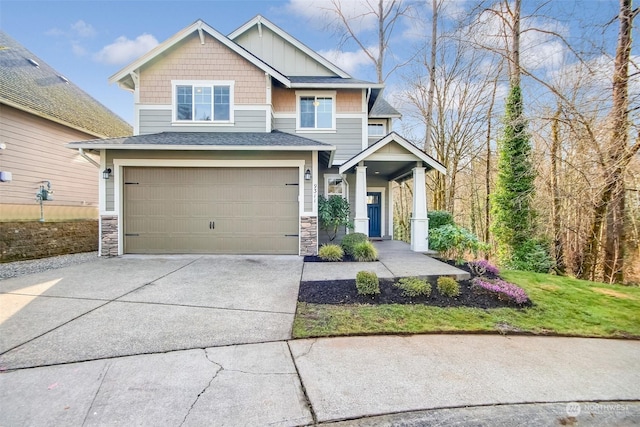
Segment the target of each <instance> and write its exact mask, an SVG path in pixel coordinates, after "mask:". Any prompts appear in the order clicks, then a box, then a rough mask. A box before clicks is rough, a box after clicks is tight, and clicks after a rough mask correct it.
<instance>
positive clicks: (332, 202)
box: [318, 195, 351, 241]
mask: <svg viewBox="0 0 640 427" xmlns="http://www.w3.org/2000/svg"><path fill="white" fill-rule="evenodd" d="M318 219H319V220H320V227H322V228H323V229H324V230H325V231H326V232H327V236H329V241H333V239H335V238H336V235H337V234H338V228H340V227H350V226H351V221H350V220H349V202H348V201H347V199H345V198H344V197H341V196H337V195H333V196H329V198H328V199H325V198H324V197H323V196H320V197H318Z"/></svg>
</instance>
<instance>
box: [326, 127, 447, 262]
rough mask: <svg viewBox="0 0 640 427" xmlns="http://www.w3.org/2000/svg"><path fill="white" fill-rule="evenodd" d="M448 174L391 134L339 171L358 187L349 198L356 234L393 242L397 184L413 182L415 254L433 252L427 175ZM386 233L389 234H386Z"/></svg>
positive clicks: (412, 245) (437, 164)
mask: <svg viewBox="0 0 640 427" xmlns="http://www.w3.org/2000/svg"><path fill="white" fill-rule="evenodd" d="M434 169H435V170H436V171H438V172H440V173H443V174H444V173H446V169H445V168H444V166H443V165H442V164H441V163H439V162H438V161H436V160H435V159H433V158H432V157H430V156H429V155H427V154H426V153H424V152H422V151H420V150H419V149H418V148H417V147H416V146H415V145H413V144H411V143H410V142H409V141H407V140H405V139H404V138H402V137H401V136H400V135H398V134H396V133H395V132H392V133H390V134H389V135H387V136H386V137H384V138H382V139H381V140H379V141H378V142H376V143H374V144H373V145H371V146H369V147H368V148H367V149H365V150H363V151H362V152H360V153H358V154H357V155H356V156H354V157H352V158H351V159H349V160H347V161H346V162H344V163H343V164H342V165H341V166H340V167H339V169H338V173H339V176H341V177H343V178H344V179H345V180H348V181H349V183H350V185H351V186H353V187H355V189H354V191H352V192H351V194H350V195H349V196H350V198H349V201H350V203H351V209H352V214H353V224H354V231H355V232H357V233H363V234H366V235H367V236H369V237H371V238H381V239H385V238H386V239H391V240H392V239H393V223H394V222H393V214H394V210H393V203H394V200H393V185H392V183H394V182H405V181H409V180H411V181H412V194H413V197H412V202H411V245H410V249H411V250H412V251H414V252H427V251H428V250H429V219H428V217H427V193H426V191H427V190H426V173H427V172H428V171H430V170H434ZM385 231H386V233H385Z"/></svg>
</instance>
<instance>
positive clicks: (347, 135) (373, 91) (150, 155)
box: [69, 16, 445, 255]
mask: <svg viewBox="0 0 640 427" xmlns="http://www.w3.org/2000/svg"><path fill="white" fill-rule="evenodd" d="M110 80H111V82H117V83H118V84H119V85H120V86H121V87H122V88H124V89H126V90H129V91H131V92H133V96H134V100H135V123H134V136H132V137H128V138H114V139H107V140H92V141H85V142H77V143H72V144H69V147H71V148H76V149H83V150H85V151H91V152H95V153H99V155H100V161H101V168H102V169H103V171H104V178H105V179H102V180H101V182H100V188H99V199H100V216H101V236H102V239H101V240H102V241H101V254H103V255H118V254H125V253H240V254H300V255H307V254H315V253H317V250H318V243H319V239H320V234H319V230H318V219H317V214H318V196H319V195H321V194H322V195H324V196H330V195H341V196H343V197H346V198H347V199H348V201H349V202H350V205H351V211H352V215H353V221H354V224H355V231H357V232H363V233H366V234H368V235H369V236H371V237H380V238H393V209H392V208H393V200H392V192H391V188H392V186H391V184H392V182H394V181H400V180H404V179H407V178H413V183H414V186H415V190H414V193H413V194H414V195H415V197H414V203H413V218H412V233H413V234H412V248H413V249H414V250H416V251H423V250H426V249H427V244H428V242H427V209H426V194H425V172H426V171H427V170H430V169H437V170H439V171H440V172H442V173H444V172H445V170H444V167H443V166H442V165H441V164H440V163H438V162H437V161H435V160H434V159H433V158H431V157H429V156H428V155H426V154H425V153H423V152H422V151H420V150H419V149H417V148H416V147H415V146H414V145H412V144H411V143H409V142H408V141H406V140H405V139H403V138H402V137H401V136H399V135H397V134H396V133H394V132H390V131H391V126H392V120H393V119H394V118H397V117H399V114H398V112H397V111H396V110H395V109H393V108H392V107H391V106H390V105H389V104H388V103H386V102H385V101H384V99H382V96H381V94H382V90H383V85H381V84H377V83H371V82H366V81H361V80H357V79H354V78H352V77H351V76H350V75H349V74H347V73H345V72H344V71H343V70H341V69H340V68H338V67H337V66H336V65H334V64H332V63H331V62H329V61H327V60H326V59H325V58H323V57H322V56H320V55H319V54H317V53H316V52H314V51H313V50H311V49H309V48H308V47H307V46H305V45H304V44H302V43H301V42H300V41H298V40H296V39H295V38H293V37H292V36H291V35H289V34H287V33H286V32H284V31H283V30H282V29H280V28H278V27H277V26H276V25H274V24H273V23H271V22H269V21H268V20H267V19H265V18H263V17H261V16H257V17H255V18H254V19H252V20H251V21H249V22H247V23H246V24H244V25H243V26H241V27H240V28H238V29H237V30H235V31H234V32H232V33H231V34H230V35H228V36H224V35H223V34H221V33H219V32H218V31H216V30H215V29H213V28H212V27H210V26H209V25H207V24H206V23H204V22H203V21H201V20H198V21H196V22H195V23H193V24H192V25H190V26H188V27H187V28H185V29H183V30H182V31H180V32H179V33H177V34H176V35H174V36H173V37H172V38H170V39H168V40H167V41H165V42H164V43H162V44H160V45H159V46H157V47H156V48H155V49H154V50H152V51H150V52H149V53H148V54H146V55H144V56H143V57H141V58H140V59H138V60H137V61H135V62H133V63H132V64H130V65H128V66H126V67H125V68H123V69H122V70H121V71H119V72H118V73H116V74H115V75H113V76H112V77H111V79H110Z"/></svg>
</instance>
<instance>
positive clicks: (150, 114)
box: [139, 109, 267, 135]
mask: <svg viewBox="0 0 640 427" xmlns="http://www.w3.org/2000/svg"><path fill="white" fill-rule="evenodd" d="M234 115H235V117H234V122H235V123H234V124H233V126H188V125H186V126H183V125H181V126H172V125H171V110H145V109H141V110H140V130H139V133H140V135H145V134H150V133H160V132H176V131H179V132H265V131H266V127H267V115H266V112H265V111H260V110H235V112H234Z"/></svg>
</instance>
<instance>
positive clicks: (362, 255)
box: [353, 241, 378, 262]
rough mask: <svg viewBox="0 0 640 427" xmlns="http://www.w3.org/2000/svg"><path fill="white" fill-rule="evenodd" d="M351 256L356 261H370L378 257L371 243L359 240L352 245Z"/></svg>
mask: <svg viewBox="0 0 640 427" xmlns="http://www.w3.org/2000/svg"><path fill="white" fill-rule="evenodd" d="M353 257H354V258H355V260H356V261H358V262H371V261H375V260H377V259H378V251H377V249H376V247H375V246H373V243H371V242H369V241H366V242H360V243H356V245H355V246H354V247H353Z"/></svg>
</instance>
